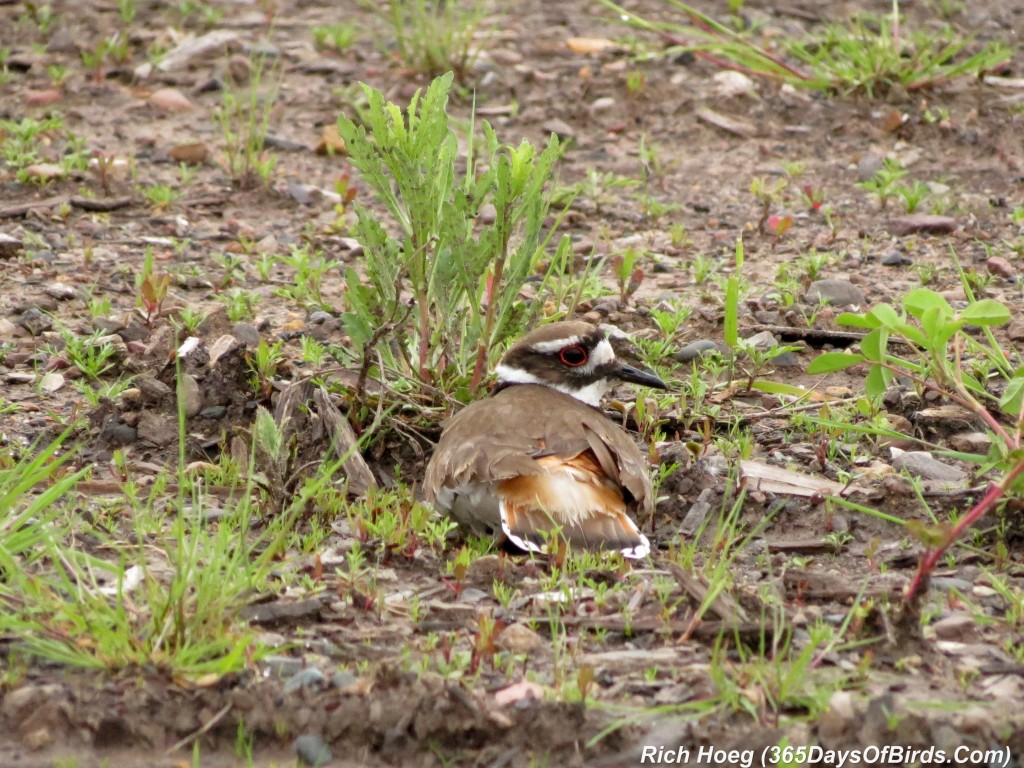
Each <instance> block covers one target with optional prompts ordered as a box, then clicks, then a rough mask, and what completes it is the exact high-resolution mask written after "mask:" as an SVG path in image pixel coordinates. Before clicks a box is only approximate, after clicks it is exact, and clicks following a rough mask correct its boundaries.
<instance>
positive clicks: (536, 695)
mask: <svg viewBox="0 0 1024 768" xmlns="http://www.w3.org/2000/svg"><path fill="white" fill-rule="evenodd" d="M530 698H532V699H536V700H537V701H541V700H542V699H543V698H544V689H543V688H541V687H540V686H539V685H537V684H536V683H531V682H530V681H529V680H520V681H519V682H518V683H514V684H513V685H510V686H509V687H508V688H502V689H501V690H500V691H498V692H497V693H495V694H494V703H495V704H497V705H498V706H499V707H507V706H508V705H509V704H515V703H516V702H517V701H522V700H523V699H530Z"/></svg>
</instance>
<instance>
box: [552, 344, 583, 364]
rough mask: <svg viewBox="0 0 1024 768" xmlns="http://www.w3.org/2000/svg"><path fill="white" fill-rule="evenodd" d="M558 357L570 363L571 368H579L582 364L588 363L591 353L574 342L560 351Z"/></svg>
mask: <svg viewBox="0 0 1024 768" xmlns="http://www.w3.org/2000/svg"><path fill="white" fill-rule="evenodd" d="M558 359H559V360H561V361H562V362H563V363H565V364H566V365H568V366H569V367H570V368H579V367H580V366H581V365H586V364H587V360H589V359H590V355H588V354H587V350H585V349H584V348H583V347H582V346H581V345H579V344H573V345H572V346H571V347H566V348H565V349H562V350H560V351H559V353H558Z"/></svg>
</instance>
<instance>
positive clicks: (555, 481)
mask: <svg viewBox="0 0 1024 768" xmlns="http://www.w3.org/2000/svg"><path fill="white" fill-rule="evenodd" d="M537 463H538V464H539V465H540V466H542V467H543V468H544V470H545V474H543V475H531V476H525V477H514V478H510V479H508V480H502V481H501V482H499V483H498V484H497V495H498V500H499V509H500V514H501V525H502V529H503V530H504V532H505V534H506V535H507V536H508V537H509V538H510V539H511V540H512V541H513V542H514V543H516V544H517V545H519V546H521V547H523V548H524V549H528V550H533V551H540V552H543V551H545V549H546V547H545V543H546V541H547V539H549V538H550V537H551V535H552V534H554V533H555V532H556V531H557V532H558V534H559V535H560V536H562V538H564V539H566V540H567V541H568V542H569V543H570V544H572V545H574V546H577V547H583V548H587V549H613V550H620V551H622V552H623V553H625V554H627V556H629V557H645V556H646V555H647V553H648V552H649V551H650V545H649V543H648V542H647V539H646V538H645V537H644V536H643V535H642V534H641V533H640V531H639V530H638V529H637V526H636V523H634V522H633V521H632V520H631V519H630V518H629V516H628V515H627V514H626V502H625V499H624V498H623V495H622V491H621V490H620V489H619V487H618V485H617V484H615V483H614V482H613V481H612V480H610V479H609V478H607V477H606V476H605V474H604V472H603V470H602V468H601V465H600V463H599V461H598V459H597V457H596V456H595V455H594V454H593V453H592V452H591V451H589V450H588V451H584V452H583V453H581V454H579V455H577V456H575V457H573V458H571V459H567V460H566V459H561V458H559V457H557V456H545V457H543V458H539V459H537Z"/></svg>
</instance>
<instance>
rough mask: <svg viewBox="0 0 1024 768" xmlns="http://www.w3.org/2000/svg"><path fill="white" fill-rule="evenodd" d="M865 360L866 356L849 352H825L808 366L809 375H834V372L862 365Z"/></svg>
mask: <svg viewBox="0 0 1024 768" xmlns="http://www.w3.org/2000/svg"><path fill="white" fill-rule="evenodd" d="M864 360H865V357H864V355H858V354H854V353H847V352H825V353H824V354H822V355H818V356H817V357H816V358H814V360H812V361H811V363H810V365H808V366H807V373H809V374H811V375H812V376H813V375H818V374H821V373H833V372H834V371H841V370H843V369H844V368H849V367H850V366H851V365H857V363H862V362H864Z"/></svg>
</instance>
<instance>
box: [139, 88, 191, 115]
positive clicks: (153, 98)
mask: <svg viewBox="0 0 1024 768" xmlns="http://www.w3.org/2000/svg"><path fill="white" fill-rule="evenodd" d="M149 103H150V104H152V105H153V106H154V107H156V108H157V109H159V110H160V111H161V112H188V111H190V110H192V109H194V106H193V104H192V102H191V101H189V100H188V98H187V97H186V96H185V94H183V93H182V92H181V91H179V90H178V89H177V88H161V89H159V90H157V91H153V93H151V94H150V95H149Z"/></svg>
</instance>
